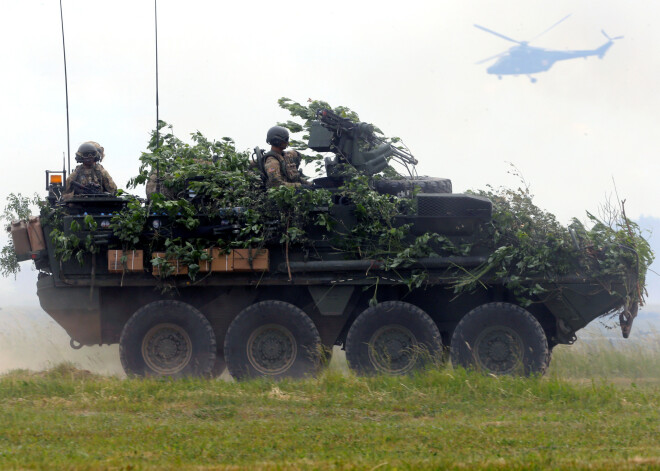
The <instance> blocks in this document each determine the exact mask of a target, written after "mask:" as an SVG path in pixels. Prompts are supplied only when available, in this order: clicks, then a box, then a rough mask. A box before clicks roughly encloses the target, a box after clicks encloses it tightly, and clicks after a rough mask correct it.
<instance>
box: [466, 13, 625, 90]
mask: <svg viewBox="0 0 660 471" xmlns="http://www.w3.org/2000/svg"><path fill="white" fill-rule="evenodd" d="M569 16H571V15H567V16H565V17H564V18H562V19H561V20H559V21H558V22H557V23H555V24H554V25H552V26H550V27H549V28H548V29H546V30H545V31H543V32H542V33H540V34H538V35H536V36H535V37H533V38H532V39H530V40H529V41H516V40H515V39H511V38H509V37H508V36H504V35H503V34H500V33H497V32H495V31H493V30H490V29H488V28H484V27H483V26H479V25H474V26H475V27H476V28H479V29H481V30H483V31H486V32H487V33H490V34H494V35H495V36H498V37H500V38H502V39H506V40H507V41H511V42H514V43H516V44H517V46H513V47H511V48H510V49H509V50H507V51H504V52H501V53H499V54H496V55H494V56H491V57H487V58H486V59H483V60H480V61H479V62H477V64H483V63H484V62H488V61H490V60H493V59H497V61H496V62H495V63H494V64H493V65H491V66H490V67H488V68H487V69H486V72H487V73H489V74H493V75H497V78H499V79H501V78H502V76H503V75H521V74H524V75H527V76H528V77H529V79H530V80H531V82H532V83H535V82H536V78H534V77H532V76H531V74H535V73H538V72H545V71H546V70H548V69H549V68H550V67H552V65H553V64H554V63H555V62H557V61H561V60H567V59H577V58H578V57H584V58H585V59H586V58H587V57H589V56H598V57H599V58H601V59H602V58H603V56H605V53H606V52H607V50H608V49H609V48H610V47H612V44H613V42H614V41H615V40H617V39H621V38H623V36H617V37H615V38H610V37H609V36H608V35H607V33H605V31H603V30H601V32H602V33H603V35H604V36H605V37H606V38H607V42H606V43H605V44H603V45H602V46H600V47H598V48H596V49H584V50H575V51H556V50H549V49H543V48H540V47H533V46H530V45H529V43H530V42H532V41H534V40H535V39H538V38H539V37H541V36H542V35H544V34H545V33H547V32H548V31H550V30H551V29H553V28H554V27H555V26H557V25H559V23H561V22H563V21H564V20H565V19H567V18H568V17H569Z"/></svg>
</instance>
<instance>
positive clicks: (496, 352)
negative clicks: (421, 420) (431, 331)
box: [451, 303, 550, 376]
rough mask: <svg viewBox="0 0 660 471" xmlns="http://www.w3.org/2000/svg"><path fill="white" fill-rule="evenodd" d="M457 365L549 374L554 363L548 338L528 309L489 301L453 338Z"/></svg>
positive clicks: (486, 370)
mask: <svg viewBox="0 0 660 471" xmlns="http://www.w3.org/2000/svg"><path fill="white" fill-rule="evenodd" d="M451 362H452V364H453V365H454V366H458V365H460V366H462V367H464V368H475V369H477V370H479V371H483V372H484V373H492V374H495V375H505V374H512V375H526V376H527V375H530V374H534V373H540V374H543V373H545V371H546V369H547V368H548V364H549V363H550V349H549V348H548V340H547V338H546V335H545V332H543V328H542V327H541V324H539V322H538V321H537V320H536V319H535V318H534V316H532V315H531V314H530V313H529V312H528V311H526V310H525V309H523V308H521V307H520V306H516V305H514V304H508V303H488V304H484V305H482V306H479V307H477V308H475V309H473V310H472V311H470V312H469V313H467V315H466V316H465V317H463V319H461V321H460V322H459V323H458V325H457V326H456V329H455V330H454V333H453V335H452V338H451Z"/></svg>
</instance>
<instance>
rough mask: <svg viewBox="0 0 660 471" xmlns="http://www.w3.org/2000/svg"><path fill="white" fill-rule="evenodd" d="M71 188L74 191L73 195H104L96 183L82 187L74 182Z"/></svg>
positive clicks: (101, 188)
mask: <svg viewBox="0 0 660 471" xmlns="http://www.w3.org/2000/svg"><path fill="white" fill-rule="evenodd" d="M71 186H72V187H73V189H74V193H75V194H77V195H105V194H107V193H106V192H104V191H103V187H102V186H101V185H99V184H98V183H90V184H89V185H83V184H82V183H78V182H76V181H72V182H71Z"/></svg>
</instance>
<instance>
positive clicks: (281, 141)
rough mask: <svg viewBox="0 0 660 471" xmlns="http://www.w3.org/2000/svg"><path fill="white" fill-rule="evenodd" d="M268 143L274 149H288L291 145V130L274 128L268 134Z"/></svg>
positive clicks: (279, 127) (280, 127)
mask: <svg viewBox="0 0 660 471" xmlns="http://www.w3.org/2000/svg"><path fill="white" fill-rule="evenodd" d="M266 142H267V143H268V144H270V145H271V146H273V147H277V148H279V149H286V148H287V146H288V145H289V130H288V129H287V128H283V127H282V126H273V127H272V128H270V129H269V130H268V133H266Z"/></svg>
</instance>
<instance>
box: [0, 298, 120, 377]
mask: <svg viewBox="0 0 660 471" xmlns="http://www.w3.org/2000/svg"><path fill="white" fill-rule="evenodd" d="M63 362H69V363H72V364H73V365H74V366H75V367H76V368H81V369H85V370H89V371H91V372H92V373H96V374H101V375H108V376H118V377H125V374H124V371H123V369H122V367H121V363H120V361H119V348H118V346H117V345H111V346H107V345H105V346H102V347H99V346H94V347H83V348H81V349H80V350H74V349H72V348H71V347H70V346H69V336H68V335H67V333H66V332H65V331H64V329H62V328H61V327H60V326H59V325H58V324H57V323H56V322H55V321H54V320H52V319H51V318H50V317H49V316H48V315H47V314H46V313H45V312H43V311H42V310H41V309H40V308H38V307H2V308H0V374H4V373H7V372H8V371H11V370H15V369H29V370H33V371H41V370H45V369H48V368H52V367H53V366H55V365H58V364H60V363H63Z"/></svg>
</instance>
